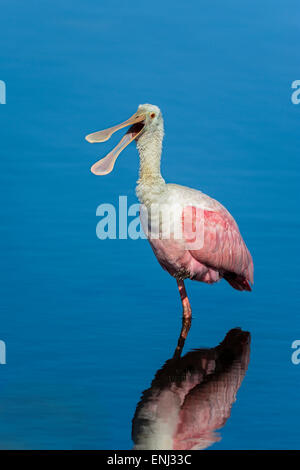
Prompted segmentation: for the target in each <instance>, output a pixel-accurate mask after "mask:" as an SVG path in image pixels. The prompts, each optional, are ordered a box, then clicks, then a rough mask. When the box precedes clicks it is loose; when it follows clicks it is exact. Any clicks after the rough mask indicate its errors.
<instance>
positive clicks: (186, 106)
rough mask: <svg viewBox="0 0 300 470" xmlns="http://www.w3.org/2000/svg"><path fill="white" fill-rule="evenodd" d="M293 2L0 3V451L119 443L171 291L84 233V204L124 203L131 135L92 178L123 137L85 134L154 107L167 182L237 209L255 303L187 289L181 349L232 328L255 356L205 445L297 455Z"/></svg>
mask: <svg viewBox="0 0 300 470" xmlns="http://www.w3.org/2000/svg"><path fill="white" fill-rule="evenodd" d="M299 20H300V9H299V2H296V1H295V0H292V1H291V0H290V1H287V2H281V1H279V0H277V1H275V0H273V1H267V0H253V1H251V2H250V1H248V2H240V1H238V0H228V1H227V2H221V1H219V0H217V1H214V2H211V1H209V0H206V1H203V0H201V1H195V0H193V1H191V2H188V3H184V2H178V1H175V2H174V1H170V0H166V1H164V2H161V1H157V0H152V1H151V2H146V1H141V2H135V3H133V4H130V3H129V4H128V3H127V2H121V1H120V0H109V1H101V2H99V1H98V0H87V1H85V2H84V3H83V2H80V1H79V0H72V1H71V0H65V1H63V2H62V1H57V0H52V1H50V0H48V1H44V2H39V1H37V0H36V1H33V0H29V1H26V2H21V1H20V0H19V1H17V0H2V2H1V11H0V38H1V54H0V56H1V67H0V79H1V80H4V81H5V82H6V86H7V104H6V105H0V120H1V124H0V133H1V165H2V166H1V171H0V188H1V196H2V203H1V226H0V237H1V282H0V286H1V320H0V339H1V340H3V341H5V343H6V349H7V364H6V365H0V377H1V380H0V447H1V448H3V449H129V448H131V447H132V441H131V420H132V418H133V416H134V413H135V408H136V405H137V403H138V401H139V399H140V396H141V393H142V391H143V390H145V389H147V388H148V387H149V386H150V383H151V381H152V379H153V377H154V374H155V372H156V371H157V370H158V369H159V368H160V367H162V365H163V364H164V362H165V361H166V360H167V359H168V358H169V357H170V355H171V354H172V352H173V350H174V347H175V345H176V342H177V336H178V334H179V330H180V323H181V306H180V300H179V296H178V293H177V291H176V283H175V281H174V279H172V278H171V277H170V276H169V275H168V274H167V273H166V272H164V271H163V270H162V269H161V268H160V266H159V265H158V263H157V261H156V259H155V257H154V256H153V253H152V251H151V249H150V247H149V245H148V242H147V241H146V240H136V241H134V240H130V239H128V240H105V241H100V240H99V239H98V238H97V237H96V233H95V229H96V224H97V222H98V218H97V217H96V208H97V206H98V205H99V204H101V203H112V204H117V203H118V197H119V195H127V196H128V204H131V203H134V202H136V197H135V192H134V191H135V181H136V179H137V174H138V156H137V151H136V149H135V146H134V145H133V144H132V145H131V146H130V147H128V148H127V149H126V151H125V152H124V153H123V154H122V155H121V156H120V158H119V160H118V162H117V166H116V169H115V171H114V172H113V173H111V174H110V175H108V176H106V177H96V176H94V175H92V174H91V173H90V171H89V168H90V166H91V164H92V163H94V162H95V161H96V160H97V159H98V158H99V157H101V156H103V155H105V153H107V152H108V151H109V150H110V149H111V148H112V145H113V144H114V143H115V142H117V141H118V138H119V136H116V138H114V139H113V142H112V141H109V142H106V143H105V144H99V145H89V144H88V143H87V142H86V141H85V140H84V136H85V135H86V134H88V133H89V132H92V131H94V130H98V129H101V128H104V127H108V126H110V125H113V124H115V123H117V122H119V121H121V120H124V119H126V118H127V117H129V116H130V115H131V114H133V113H134V112H135V110H136V108H137V106H138V104H140V103H144V102H149V103H153V104H156V105H158V106H159V107H160V108H161V109H162V112H163V115H164V119H165V128H166V136H165V141H164V152H163V161H162V171H163V175H164V177H165V179H166V180H167V181H169V182H176V183H180V184H184V185H187V186H191V187H194V188H198V189H201V190H202V191H204V192H206V193H207V194H209V195H211V196H213V197H214V198H216V199H218V200H219V201H220V202H222V203H223V204H224V205H225V206H226V207H227V208H228V209H229V210H230V211H231V213H232V214H233V215H234V217H235V218H236V220H237V221H238V224H239V226H240V230H241V232H242V234H243V236H244V238H245V241H246V243H247V245H248V247H249V249H250V251H251V253H252V255H253V258H254V264H255V285H254V288H253V292H252V293H247V292H243V293H240V292H237V291H235V290H234V289H231V288H230V286H229V285H228V284H227V283H226V282H225V281H223V282H221V283H219V284H217V285H214V286H208V285H204V284H200V283H192V282H188V283H187V289H188V293H189V295H190V300H191V303H192V307H193V316H194V319H193V324H192V328H191V331H190V334H189V337H188V340H187V342H186V346H185V351H189V350H191V349H193V348H200V347H214V346H216V345H217V344H218V343H219V342H220V341H221V340H222V339H223V338H224V336H225V334H226V332H227V331H228V330H229V329H231V328H234V327H236V326H240V327H242V328H243V330H247V331H250V332H251V337H252V340H251V358H250V364H249V369H248V372H247V374H246V377H245V379H244V381H243V383H242V386H241V388H240V390H239V391H238V395H237V401H236V403H235V404H234V405H233V408H232V413H231V417H230V418H229V420H228V421H227V423H226V426H225V427H224V428H223V429H222V430H221V435H222V440H221V441H220V442H218V443H216V444H215V445H214V446H213V448H214V449H287V448H291V449H297V448H298V449H299V447H300V446H299V413H300V401H299V393H298V385H299V374H300V365H298V366H297V365H294V364H293V363H292V361H291V354H292V349H291V344H292V342H293V341H294V340H296V339H299V338H300V324H299V323H300V320H299V318H300V317H299V311H298V310H299V307H298V306H299V300H300V298H299V297H300V296H299V293H300V289H299V281H300V274H299V269H298V265H299V261H300V256H299V249H298V240H299V229H300V219H299V202H300V200H299V189H298V188H299V176H300V163H299V162H300V160H299V124H300V105H295V104H292V102H291V93H292V89H291V83H292V82H293V81H294V80H297V79H300V76H299V60H298V57H299V51H298V49H299V47H298V45H299V39H300V32H299Z"/></svg>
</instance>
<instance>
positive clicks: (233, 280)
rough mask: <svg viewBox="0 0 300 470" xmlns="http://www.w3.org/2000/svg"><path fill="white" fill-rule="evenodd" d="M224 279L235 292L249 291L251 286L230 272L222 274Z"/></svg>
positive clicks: (239, 276) (241, 277)
mask: <svg viewBox="0 0 300 470" xmlns="http://www.w3.org/2000/svg"><path fill="white" fill-rule="evenodd" d="M223 277H224V279H226V281H227V282H229V284H230V285H231V286H232V287H233V288H234V289H237V290H247V291H251V290H252V289H251V286H250V284H249V282H248V281H247V279H245V278H244V277H243V276H241V275H239V274H235V273H231V272H227V273H225V274H224V276H223Z"/></svg>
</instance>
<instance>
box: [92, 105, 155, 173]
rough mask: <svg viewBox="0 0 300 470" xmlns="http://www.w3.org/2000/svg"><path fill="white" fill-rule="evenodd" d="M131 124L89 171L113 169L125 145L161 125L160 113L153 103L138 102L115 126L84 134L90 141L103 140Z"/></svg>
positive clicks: (108, 170) (109, 170)
mask: <svg viewBox="0 0 300 470" xmlns="http://www.w3.org/2000/svg"><path fill="white" fill-rule="evenodd" d="M127 126H131V127H130V128H129V129H128V131H127V132H126V134H125V135H124V137H123V138H122V139H121V140H120V142H119V143H118V145H116V147H115V148H114V149H113V150H112V151H111V152H109V154H107V155H106V157H104V158H102V159H101V160H99V161H98V162H96V163H94V165H93V166H92V167H91V172H92V173H94V174H95V175H107V174H108V173H110V172H111V171H112V170H113V167H114V164H115V162H116V160H117V158H118V156H119V155H120V153H121V152H122V150H124V149H125V148H126V147H127V145H129V144H130V142H132V141H133V140H136V141H137V140H138V139H139V138H140V137H141V136H142V135H143V134H145V133H147V134H149V133H154V132H155V131H156V130H157V129H159V128H162V127H163V119H162V114H161V111H160V109H159V107H158V106H155V105H153V104H140V105H139V107H138V110H137V112H136V113H134V114H133V116H131V117H130V118H129V119H127V120H126V121H124V122H122V123H121V124H117V125H116V126H113V127H110V128H108V129H104V130H103V131H98V132H93V133H92V134H89V135H87V136H86V140H87V141H88V142H90V143H96V142H105V141H106V140H108V139H110V137H111V136H112V134H113V133H114V132H116V131H118V130H119V129H122V128H123V127H127Z"/></svg>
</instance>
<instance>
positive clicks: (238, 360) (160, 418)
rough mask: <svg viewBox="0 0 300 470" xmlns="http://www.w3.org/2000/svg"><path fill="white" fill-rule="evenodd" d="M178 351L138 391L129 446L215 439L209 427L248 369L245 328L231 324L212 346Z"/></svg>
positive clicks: (179, 445)
mask: <svg viewBox="0 0 300 470" xmlns="http://www.w3.org/2000/svg"><path fill="white" fill-rule="evenodd" d="M182 347H183V344H182ZM181 350H182V348H181ZM180 353H181V351H180ZM180 353H178V348H177V350H176V353H175V354H174V357H173V358H172V359H169V360H168V361H167V362H166V363H165V365H164V366H163V367H162V368H161V369H160V370H159V371H158V372H157V373H156V375H155V377H154V380H153V381H152V384H151V387H150V388H149V389H148V390H145V391H144V393H143V395H142V399H141V401H140V402H139V404H138V406H137V409H136V412H135V415H134V418H133V421H132V439H133V441H134V449H150V450H155V449H178V450H184V449H186V450H187V449H188V450H192V449H194V450H196V449H205V448H206V447H209V446H210V445H212V444H213V443H214V442H217V441H219V440H220V439H221V437H220V436H219V435H218V434H217V433H216V432H215V431H216V430H217V429H219V428H221V427H222V426H224V424H225V423H226V421H227V419H228V418H229V416H230V411H231V406H232V404H233V402H234V401H235V399H236V393H237V391H238V389H239V387H240V385H241V383H242V380H243V378H244V376H245V373H246V370H247V368H248V363H249V358H250V333H248V332H245V331H242V330H241V329H239V328H235V329H232V330H230V331H229V332H228V333H227V335H226V337H225V338H224V340H223V341H222V343H221V344H220V345H219V346H217V347H215V348H212V349H197V350H194V351H191V352H189V353H187V354H186V355H185V356H183V357H180Z"/></svg>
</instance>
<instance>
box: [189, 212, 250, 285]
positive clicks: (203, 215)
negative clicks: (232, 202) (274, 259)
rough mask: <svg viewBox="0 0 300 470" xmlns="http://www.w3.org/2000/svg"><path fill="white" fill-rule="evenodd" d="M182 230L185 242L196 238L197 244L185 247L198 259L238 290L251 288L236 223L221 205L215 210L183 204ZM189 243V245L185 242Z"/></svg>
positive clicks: (242, 241) (245, 250) (248, 256)
mask: <svg viewBox="0 0 300 470" xmlns="http://www.w3.org/2000/svg"><path fill="white" fill-rule="evenodd" d="M182 222H183V233H184V238H185V240H186V241H188V242H189V241H190V240H193V239H195V231H196V236H197V237H198V234H197V231H201V234H200V237H199V238H200V239H201V245H200V247H199V248H198V247H197V248H196V249H192V248H191V249H189V252H190V254H191V255H192V257H193V258H194V259H196V260H197V261H198V262H200V263H202V264H204V265H206V266H209V267H211V268H213V269H216V270H218V271H219V272H220V273H221V275H222V276H223V277H224V278H225V279H226V280H227V281H228V282H229V283H230V284H231V285H232V287H234V288H235V289H238V290H251V287H250V285H249V283H248V281H250V282H251V283H252V284H253V261H252V257H251V254H250V253H249V251H248V249H247V247H246V245H245V242H244V240H243V238H242V236H241V234H240V231H239V228H238V226H237V223H236V222H235V220H234V218H233V217H232V216H231V215H230V213H229V212H228V211H227V210H226V209H225V208H224V207H223V206H221V207H220V209H218V210H216V211H209V210H203V209H201V208H197V207H193V206H187V207H185V208H184V210H183V214H182ZM189 246H190V245H189Z"/></svg>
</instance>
